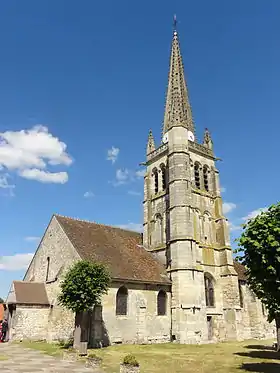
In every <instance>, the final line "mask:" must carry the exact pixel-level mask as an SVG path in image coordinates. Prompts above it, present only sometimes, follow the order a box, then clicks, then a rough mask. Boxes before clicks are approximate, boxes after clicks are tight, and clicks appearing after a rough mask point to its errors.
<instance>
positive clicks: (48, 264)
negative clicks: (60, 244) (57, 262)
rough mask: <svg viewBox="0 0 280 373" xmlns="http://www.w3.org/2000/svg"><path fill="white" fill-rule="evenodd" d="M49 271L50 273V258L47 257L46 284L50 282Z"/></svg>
mask: <svg viewBox="0 0 280 373" xmlns="http://www.w3.org/2000/svg"><path fill="white" fill-rule="evenodd" d="M49 271H50V257H49V256H48V257H47V272H46V282H47V281H49Z"/></svg>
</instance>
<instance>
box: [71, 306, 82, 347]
mask: <svg viewBox="0 0 280 373" xmlns="http://www.w3.org/2000/svg"><path fill="white" fill-rule="evenodd" d="M81 321H82V313H80V312H79V313H76V315H75V330H74V344H73V347H74V348H75V349H77V350H79V349H80V343H81V334H82V333H81V332H82V328H81Z"/></svg>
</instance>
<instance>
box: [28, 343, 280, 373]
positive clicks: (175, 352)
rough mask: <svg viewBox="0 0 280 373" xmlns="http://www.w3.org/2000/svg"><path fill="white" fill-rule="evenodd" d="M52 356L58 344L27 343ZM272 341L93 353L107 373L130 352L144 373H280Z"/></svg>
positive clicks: (119, 348) (57, 351) (115, 370)
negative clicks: (100, 358) (100, 359)
mask: <svg viewBox="0 0 280 373" xmlns="http://www.w3.org/2000/svg"><path fill="white" fill-rule="evenodd" d="M23 344H24V346H25V347H31V348H36V349H39V350H42V351H44V352H46V353H48V354H51V355H57V354H60V352H61V349H60V348H59V347H58V346H57V345H48V344H46V343H43V342H42V343H40V342H39V343H26V342H23ZM271 346H272V341H266V342H264V341H256V340H253V341H245V342H227V343H219V344H207V345H177V344H171V343H168V344H158V345H140V346H138V345H118V346H111V347H108V348H103V349H97V350H92V351H93V352H94V353H95V354H96V355H98V356H100V357H102V358H103V364H102V367H103V369H104V371H105V372H106V373H118V372H119V363H120V361H121V360H122V359H123V357H124V356H125V355H126V354H128V353H131V354H133V355H135V356H136V358H137V360H138V361H139V362H140V367H141V373H142V372H143V373H213V372H214V373H238V372H239V373H242V372H243V373H245V372H257V373H276V372H277V373H280V355H277V353H276V352H275V351H273V350H272V348H271Z"/></svg>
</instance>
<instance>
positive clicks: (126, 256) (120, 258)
mask: <svg viewBox="0 0 280 373" xmlns="http://www.w3.org/2000/svg"><path fill="white" fill-rule="evenodd" d="M55 218H56V219H57V221H58V223H59V224H60V226H61V227H62V229H63V230H64V232H65V233H66V235H67V236H68V238H69V240H70V241H71V243H72V245H73V246H74V247H75V249H76V250H77V252H78V254H79V255H80V257H81V258H82V259H85V260H91V261H95V262H99V263H103V264H105V265H106V266H107V267H108V269H109V271H110V273H111V276H112V278H113V279H123V280H136V281H143V282H147V283H158V284H162V283H165V284H171V281H170V280H169V278H168V276H167V273H166V271H165V268H164V266H163V265H162V264H161V263H160V262H159V261H158V260H156V259H155V258H154V257H153V256H152V254H151V253H149V252H147V251H146V250H145V249H144V247H143V246H142V239H141V234H140V233H137V232H132V231H128V230H124V229H120V228H117V227H111V226H106V225H101V224H97V223H93V222H88V221H83V220H78V219H73V218H68V217H64V216H60V215H55Z"/></svg>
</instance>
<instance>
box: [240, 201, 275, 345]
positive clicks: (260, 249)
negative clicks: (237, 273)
mask: <svg viewBox="0 0 280 373" xmlns="http://www.w3.org/2000/svg"><path fill="white" fill-rule="evenodd" d="M238 246H239V247H238V249H237V252H239V253H240V254H241V255H239V256H238V259H239V261H240V262H241V263H242V264H243V265H245V267H246V274H247V277H248V285H249V287H250V288H251V289H252V290H253V291H254V293H255V294H256V295H257V297H258V298H260V300H261V301H262V302H263V304H264V305H265V306H266V308H267V310H268V321H269V322H272V321H273V320H275V322H276V331H277V351H280V203H277V204H276V205H272V206H271V207H269V209H268V210H267V211H265V212H261V213H260V214H259V215H257V216H256V217H255V218H253V219H250V220H249V221H248V222H247V223H246V224H245V225H244V227H243V232H242V234H241V237H240V238H239V240H238Z"/></svg>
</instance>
